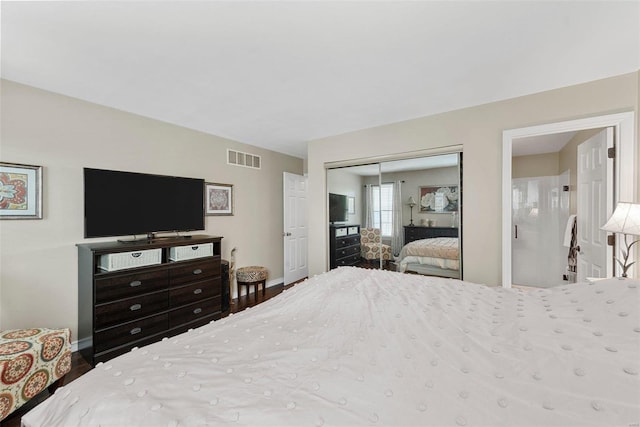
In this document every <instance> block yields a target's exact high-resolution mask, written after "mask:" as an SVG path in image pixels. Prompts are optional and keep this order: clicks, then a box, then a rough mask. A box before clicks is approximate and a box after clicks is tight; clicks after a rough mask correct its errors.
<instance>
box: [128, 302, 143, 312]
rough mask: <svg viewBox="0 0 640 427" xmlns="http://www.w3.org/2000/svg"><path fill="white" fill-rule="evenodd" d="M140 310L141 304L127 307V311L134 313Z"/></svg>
mask: <svg viewBox="0 0 640 427" xmlns="http://www.w3.org/2000/svg"><path fill="white" fill-rule="evenodd" d="M141 308H142V304H133V305H132V306H131V307H129V310H131V311H136V310H140V309H141Z"/></svg>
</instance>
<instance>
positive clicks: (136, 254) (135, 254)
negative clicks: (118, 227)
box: [131, 252, 142, 258]
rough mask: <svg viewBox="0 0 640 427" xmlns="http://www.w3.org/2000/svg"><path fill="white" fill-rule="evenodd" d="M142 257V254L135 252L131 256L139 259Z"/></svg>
mask: <svg viewBox="0 0 640 427" xmlns="http://www.w3.org/2000/svg"><path fill="white" fill-rule="evenodd" d="M140 255H142V252H134V253H132V254H131V256H132V257H134V258H138V257H139V256H140Z"/></svg>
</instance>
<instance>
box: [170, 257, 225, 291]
mask: <svg viewBox="0 0 640 427" xmlns="http://www.w3.org/2000/svg"><path fill="white" fill-rule="evenodd" d="M216 276H220V258H211V259H208V260H206V261H201V262H196V263H189V264H186V265H184V266H180V267H174V268H172V269H171V270H170V271H169V281H170V285H171V286H176V285H181V284H186V283H189V282H193V281H195V280H204V279H206V278H209V277H216Z"/></svg>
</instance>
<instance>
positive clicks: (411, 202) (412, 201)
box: [407, 196, 417, 206]
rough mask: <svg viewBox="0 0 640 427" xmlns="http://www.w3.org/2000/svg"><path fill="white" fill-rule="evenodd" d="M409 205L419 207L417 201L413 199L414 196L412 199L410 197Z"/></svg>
mask: <svg viewBox="0 0 640 427" xmlns="http://www.w3.org/2000/svg"><path fill="white" fill-rule="evenodd" d="M407 204H408V205H409V206H415V205H417V203H416V199H414V198H413V196H410V197H409V201H408V202H407Z"/></svg>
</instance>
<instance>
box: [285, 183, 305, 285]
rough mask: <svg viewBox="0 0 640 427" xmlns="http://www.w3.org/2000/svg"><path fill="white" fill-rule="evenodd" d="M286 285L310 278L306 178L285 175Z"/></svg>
mask: <svg viewBox="0 0 640 427" xmlns="http://www.w3.org/2000/svg"><path fill="white" fill-rule="evenodd" d="M283 182H284V233H283V234H284V284H285V285H288V284H289V283H293V282H296V281H298V280H300V279H303V278H305V277H307V276H308V275H309V263H308V259H307V255H308V254H307V251H308V248H307V245H308V243H307V242H308V234H309V230H308V226H307V178H306V177H304V176H301V175H296V174H293V173H289V172H284V175H283Z"/></svg>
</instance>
